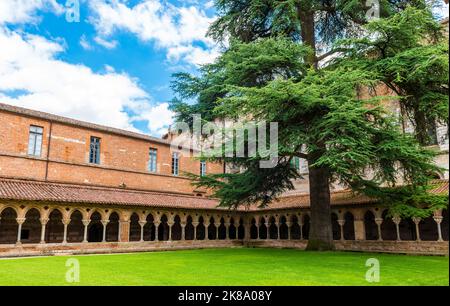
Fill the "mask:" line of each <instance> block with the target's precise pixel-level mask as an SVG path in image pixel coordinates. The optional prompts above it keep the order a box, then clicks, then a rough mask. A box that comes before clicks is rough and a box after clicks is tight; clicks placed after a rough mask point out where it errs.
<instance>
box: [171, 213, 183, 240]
mask: <svg viewBox="0 0 450 306" xmlns="http://www.w3.org/2000/svg"><path fill="white" fill-rule="evenodd" d="M171 234H172V240H181V218H180V216H178V215H176V216H175V217H174V218H173V225H172V229H171Z"/></svg>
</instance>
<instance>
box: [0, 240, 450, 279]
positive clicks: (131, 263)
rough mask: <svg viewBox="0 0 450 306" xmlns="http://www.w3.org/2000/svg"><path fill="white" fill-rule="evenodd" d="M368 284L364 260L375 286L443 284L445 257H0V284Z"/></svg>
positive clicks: (220, 253)
mask: <svg viewBox="0 0 450 306" xmlns="http://www.w3.org/2000/svg"><path fill="white" fill-rule="evenodd" d="M69 258H76V259H78V260H79V264H80V282H79V283H77V285H183V286H186V285H236V286H241V285H242V286H244V285H270V286H278V285H373V284H374V283H368V282H367V281H366V280H365V275H366V271H367V270H368V269H369V268H368V267H366V265H365V264H366V260H367V259H369V258H376V259H378V260H379V263H380V282H379V283H376V284H377V285H446V286H448V285H449V258H448V257H434V256H407V255H391V254H366V253H347V252H326V253H315V252H304V251H299V250H291V249H245V248H236V249H207V250H187V251H172V252H153V253H137V254H120V255H91V256H76V257H65V256H57V257H39V258H18V259H0V285H72V284H70V283H67V282H66V280H65V275H66V272H67V270H68V268H67V267H66V261H67V259H69Z"/></svg>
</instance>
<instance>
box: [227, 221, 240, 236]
mask: <svg viewBox="0 0 450 306" xmlns="http://www.w3.org/2000/svg"><path fill="white" fill-rule="evenodd" d="M236 224H237V225H236ZM238 227H239V222H236V221H235V220H234V218H233V217H232V218H230V226H229V227H228V238H229V239H231V240H234V239H236V238H237V232H236V229H238Z"/></svg>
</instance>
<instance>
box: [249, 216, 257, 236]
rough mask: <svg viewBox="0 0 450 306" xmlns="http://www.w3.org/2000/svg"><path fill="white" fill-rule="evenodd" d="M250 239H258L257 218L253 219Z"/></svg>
mask: <svg viewBox="0 0 450 306" xmlns="http://www.w3.org/2000/svg"><path fill="white" fill-rule="evenodd" d="M250 239H258V227H257V226H256V220H255V218H253V219H252V221H251V225H250Z"/></svg>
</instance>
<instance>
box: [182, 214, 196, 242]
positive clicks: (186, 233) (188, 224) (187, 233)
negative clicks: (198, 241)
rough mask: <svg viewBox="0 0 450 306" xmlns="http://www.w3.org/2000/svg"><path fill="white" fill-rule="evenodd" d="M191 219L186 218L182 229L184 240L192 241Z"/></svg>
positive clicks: (192, 227)
mask: <svg viewBox="0 0 450 306" xmlns="http://www.w3.org/2000/svg"><path fill="white" fill-rule="evenodd" d="M192 222H193V219H192V217H191V216H190V215H188V216H187V217H186V226H185V228H184V239H185V240H194V225H193V224H192Z"/></svg>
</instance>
